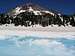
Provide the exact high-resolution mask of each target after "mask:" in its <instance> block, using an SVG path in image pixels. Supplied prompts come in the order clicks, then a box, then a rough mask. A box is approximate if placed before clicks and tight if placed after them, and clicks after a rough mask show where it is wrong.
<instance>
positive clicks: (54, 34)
mask: <svg viewBox="0 0 75 56" xmlns="http://www.w3.org/2000/svg"><path fill="white" fill-rule="evenodd" d="M1 36H33V37H46V38H60V37H63V38H65V37H67V38H75V27H50V26H49V27H38V26H37V27H21V26H18V27H14V26H12V27H11V26H10V27H9V26H8V27H6V26H0V39H2V38H4V37H1Z"/></svg>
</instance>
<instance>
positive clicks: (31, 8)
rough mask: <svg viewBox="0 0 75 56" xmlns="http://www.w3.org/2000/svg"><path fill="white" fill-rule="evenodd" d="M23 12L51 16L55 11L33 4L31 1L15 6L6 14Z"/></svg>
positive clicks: (14, 14) (13, 14) (12, 14)
mask: <svg viewBox="0 0 75 56" xmlns="http://www.w3.org/2000/svg"><path fill="white" fill-rule="evenodd" d="M23 12H32V13H34V14H35V15H44V14H50V15H52V16H54V15H55V13H54V12H53V11H50V10H48V9H45V8H43V7H41V6H39V5H35V4H32V3H27V4H25V5H22V6H17V7H16V8H15V9H13V10H12V11H10V12H9V13H8V14H9V15H11V16H16V15H18V14H20V13H23Z"/></svg>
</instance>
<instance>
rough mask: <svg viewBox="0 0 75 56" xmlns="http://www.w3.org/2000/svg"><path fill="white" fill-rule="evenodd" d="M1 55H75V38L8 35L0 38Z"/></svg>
mask: <svg viewBox="0 0 75 56" xmlns="http://www.w3.org/2000/svg"><path fill="white" fill-rule="evenodd" d="M0 56H75V39H66V38H40V37H31V36H29V37H27V36H23V37H22V36H8V38H6V39H1V40H0Z"/></svg>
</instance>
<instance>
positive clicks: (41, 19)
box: [0, 12, 75, 27]
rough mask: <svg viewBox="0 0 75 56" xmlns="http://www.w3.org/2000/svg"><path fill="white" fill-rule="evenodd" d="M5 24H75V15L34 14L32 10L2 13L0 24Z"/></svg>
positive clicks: (44, 25)
mask: <svg viewBox="0 0 75 56" xmlns="http://www.w3.org/2000/svg"><path fill="white" fill-rule="evenodd" d="M5 24H14V25H15V26H19V25H21V26H25V27H27V26H33V25H37V24H39V25H41V26H43V27H46V26H49V25H51V26H53V25H58V26H62V25H63V26H64V27H65V26H68V25H71V26H75V16H74V15H71V16H68V15H61V16H59V15H55V16H52V15H50V14H45V15H34V13H32V12H23V13H20V14H18V15H17V16H9V15H6V14H0V25H5Z"/></svg>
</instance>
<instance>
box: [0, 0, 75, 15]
mask: <svg viewBox="0 0 75 56" xmlns="http://www.w3.org/2000/svg"><path fill="white" fill-rule="evenodd" d="M31 1H32V3H34V4H39V5H41V6H43V7H46V8H52V9H54V10H57V11H60V12H61V13H64V14H73V13H75V0H31ZM28 2H29V0H0V13H4V12H7V11H8V10H10V9H12V8H15V7H16V6H19V5H22V4H25V3H28Z"/></svg>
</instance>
